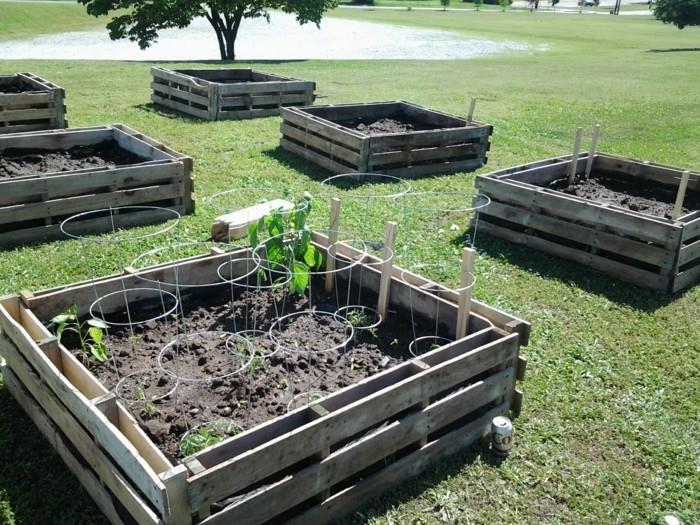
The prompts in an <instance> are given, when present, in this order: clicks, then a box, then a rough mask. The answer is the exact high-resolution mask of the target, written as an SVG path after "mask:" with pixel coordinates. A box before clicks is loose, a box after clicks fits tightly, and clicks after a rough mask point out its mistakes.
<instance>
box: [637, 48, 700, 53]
mask: <svg viewBox="0 0 700 525" xmlns="http://www.w3.org/2000/svg"><path fill="white" fill-rule="evenodd" d="M686 51H690V52H692V51H700V47H671V48H668V49H650V50H649V51H648V52H649V53H684V52H686Z"/></svg>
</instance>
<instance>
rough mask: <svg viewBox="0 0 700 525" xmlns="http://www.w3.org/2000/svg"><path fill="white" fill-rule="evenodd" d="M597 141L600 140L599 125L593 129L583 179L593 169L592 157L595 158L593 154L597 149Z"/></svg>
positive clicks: (589, 174) (588, 175)
mask: <svg viewBox="0 0 700 525" xmlns="http://www.w3.org/2000/svg"><path fill="white" fill-rule="evenodd" d="M598 140H600V124H596V125H595V126H594V127H593V138H592V139H591V149H589V150H588V159H587V160H586V174H585V175H584V176H583V178H584V179H587V178H588V177H590V176H591V170H592V169H593V157H595V152H596V150H597V149H598Z"/></svg>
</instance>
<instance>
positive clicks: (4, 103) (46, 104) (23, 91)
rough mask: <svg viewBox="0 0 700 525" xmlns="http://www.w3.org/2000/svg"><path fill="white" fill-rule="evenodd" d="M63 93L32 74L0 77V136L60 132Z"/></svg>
mask: <svg viewBox="0 0 700 525" xmlns="http://www.w3.org/2000/svg"><path fill="white" fill-rule="evenodd" d="M64 100H65V91H64V90H63V88H62V87H60V86H57V85H56V84H54V83H52V82H49V81H48V80H44V79H43V78H41V77H38V76H36V75H34V74H32V73H17V74H14V75H4V76H0V134H4V133H20V132H22V131H36V130H41V129H62V128H65V127H67V126H68V123H67V122H66V106H65V104H64Z"/></svg>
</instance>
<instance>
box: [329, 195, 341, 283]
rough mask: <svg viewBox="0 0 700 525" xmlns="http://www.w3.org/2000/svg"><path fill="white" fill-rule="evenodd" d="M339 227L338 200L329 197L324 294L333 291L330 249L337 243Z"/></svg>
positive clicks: (333, 264)
mask: <svg viewBox="0 0 700 525" xmlns="http://www.w3.org/2000/svg"><path fill="white" fill-rule="evenodd" d="M339 225H340V199H339V198H338V197H331V215H330V221H329V226H328V255H327V256H326V272H328V273H326V293H330V292H331V291H332V290H333V278H334V277H335V275H334V273H333V270H335V250H334V249H332V248H331V246H332V245H333V244H335V243H336V242H338V227H339Z"/></svg>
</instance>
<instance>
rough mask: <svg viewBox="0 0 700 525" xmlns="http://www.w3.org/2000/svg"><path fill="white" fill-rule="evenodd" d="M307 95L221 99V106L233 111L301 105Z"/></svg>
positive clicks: (245, 96)
mask: <svg viewBox="0 0 700 525" xmlns="http://www.w3.org/2000/svg"><path fill="white" fill-rule="evenodd" d="M306 98H307V94H306V93H303V92H302V93H291V94H287V93H285V92H280V93H276V94H274V95H237V96H233V97H221V99H220V105H221V107H222V110H223V108H229V109H227V110H226V111H231V110H234V109H237V108H239V107H246V108H247V107H248V106H252V107H253V108H255V107H256V106H267V105H272V104H276V105H281V104H301V103H303V102H305V101H306Z"/></svg>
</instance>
